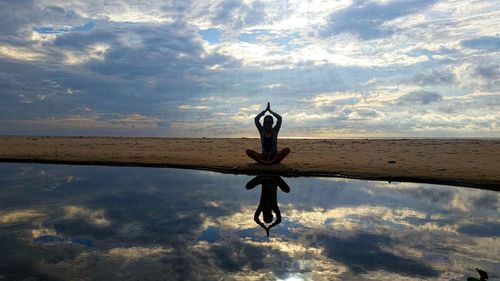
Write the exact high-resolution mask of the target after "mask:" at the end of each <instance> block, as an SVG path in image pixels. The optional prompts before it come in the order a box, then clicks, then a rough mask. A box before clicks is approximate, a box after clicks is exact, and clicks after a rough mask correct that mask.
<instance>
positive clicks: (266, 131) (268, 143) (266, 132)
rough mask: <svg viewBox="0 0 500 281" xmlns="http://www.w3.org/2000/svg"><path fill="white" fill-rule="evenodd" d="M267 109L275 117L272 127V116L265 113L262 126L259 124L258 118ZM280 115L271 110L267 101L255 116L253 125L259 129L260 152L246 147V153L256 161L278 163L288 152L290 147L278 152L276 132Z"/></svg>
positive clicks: (278, 128) (268, 163) (279, 122)
mask: <svg viewBox="0 0 500 281" xmlns="http://www.w3.org/2000/svg"><path fill="white" fill-rule="evenodd" d="M266 111H269V113H271V114H272V115H273V116H274V117H276V120H277V122H276V126H274V127H273V122H274V121H273V117H272V116H271V115H267V116H266V117H264V126H262V125H261V124H260V118H261V117H262V116H264V114H266ZM281 119H282V118H281V116H280V115H279V114H278V113H276V112H274V111H272V110H271V104H270V103H269V102H268V103H267V107H266V109H265V110H264V111H262V112H261V113H259V114H258V115H257V116H255V126H257V130H259V134H260V142H261V145H262V153H258V152H256V151H255V150H251V149H247V150H246V153H247V155H248V156H249V157H250V158H252V159H253V160H255V161H257V163H260V164H265V165H273V164H278V163H280V162H281V161H282V160H283V159H285V157H286V156H287V155H288V154H289V153H290V148H288V147H285V148H283V149H282V150H280V151H279V152H278V133H279V131H280V128H281Z"/></svg>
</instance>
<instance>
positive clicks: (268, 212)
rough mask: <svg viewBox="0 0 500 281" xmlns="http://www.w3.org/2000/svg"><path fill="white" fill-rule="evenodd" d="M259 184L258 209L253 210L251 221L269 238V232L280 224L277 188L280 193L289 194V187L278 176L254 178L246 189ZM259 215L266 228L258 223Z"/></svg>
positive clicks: (261, 223)
mask: <svg viewBox="0 0 500 281" xmlns="http://www.w3.org/2000/svg"><path fill="white" fill-rule="evenodd" d="M259 184H261V185H262V192H261V194H260V202H259V207H257V210H255V214H254V216H253V219H254V221H255V222H256V223H257V224H258V225H260V226H261V227H262V228H264V230H265V231H266V235H267V237H269V230H271V228H272V227H274V226H276V225H278V224H279V223H280V222H281V212H280V209H279V207H278V197H277V193H278V188H277V187H278V186H279V188H280V189H281V191H283V192H285V193H288V192H290V187H289V186H288V184H286V182H285V181H284V180H283V179H282V178H281V177H279V176H256V177H255V178H253V179H252V180H250V181H249V182H248V183H247V185H246V188H247V189H252V188H254V187H256V186H257V185H259ZM273 211H274V213H275V214H276V220H275V221H274V222H273ZM261 213H262V215H263V218H264V223H266V224H268V226H266V225H265V224H264V223H263V222H261V221H260V214H261Z"/></svg>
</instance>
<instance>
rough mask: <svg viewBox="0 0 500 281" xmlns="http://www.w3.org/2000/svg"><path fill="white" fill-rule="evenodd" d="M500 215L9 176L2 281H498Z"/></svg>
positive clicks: (0, 233) (317, 193)
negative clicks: (484, 277) (485, 278)
mask: <svg viewBox="0 0 500 281" xmlns="http://www.w3.org/2000/svg"><path fill="white" fill-rule="evenodd" d="M499 206H500V193H498V192H493V191H485V190H479V189H471V188H461V187H452V186H438V185H428V184H413V183H387V182H375V181H361V180H348V179H337V178H279V177H258V178H255V177H251V176H241V175H225V174H218V173H212V172H204V171H195V170H179V169H166V168H138V167H98V166H66V165H43V164H7V163H4V164H0V280H335V279H340V280H399V279H406V280H413V279H414V280H422V279H428V280H466V279H467V277H469V276H472V277H478V274H477V272H475V268H481V269H482V270H485V271H487V272H488V273H489V275H490V279H489V280H495V279H498V278H499V276H500V275H499V274H500V250H499V249H500V213H499ZM278 217H281V219H278ZM266 221H268V222H269V223H266ZM267 232H268V233H269V237H268V236H267Z"/></svg>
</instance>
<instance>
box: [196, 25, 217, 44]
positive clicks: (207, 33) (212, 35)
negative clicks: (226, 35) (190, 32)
mask: <svg viewBox="0 0 500 281" xmlns="http://www.w3.org/2000/svg"><path fill="white" fill-rule="evenodd" d="M221 34H222V32H221V31H220V30H219V29H217V28H209V29H203V30H200V35H201V36H202V37H203V40H205V41H207V42H208V43H209V44H210V45H212V44H217V43H219V42H220V35H221Z"/></svg>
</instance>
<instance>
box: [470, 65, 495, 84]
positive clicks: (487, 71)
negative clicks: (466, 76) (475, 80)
mask: <svg viewBox="0 0 500 281" xmlns="http://www.w3.org/2000/svg"><path fill="white" fill-rule="evenodd" d="M475 73H476V74H477V75H479V76H481V77H482V78H484V79H489V80H495V79H500V65H499V64H485V65H478V66H477V67H476V69H475Z"/></svg>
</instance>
